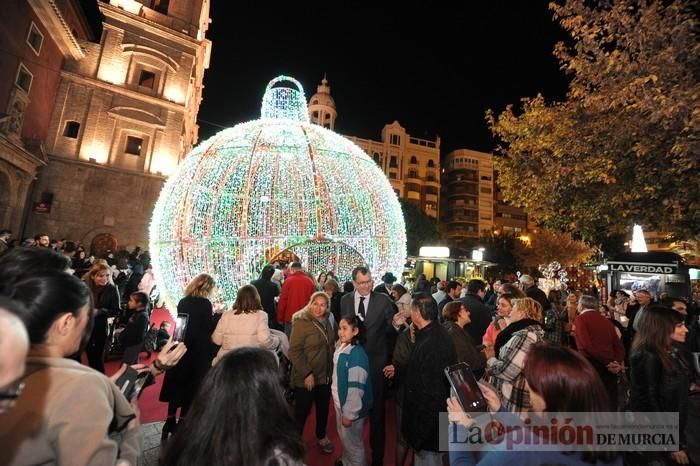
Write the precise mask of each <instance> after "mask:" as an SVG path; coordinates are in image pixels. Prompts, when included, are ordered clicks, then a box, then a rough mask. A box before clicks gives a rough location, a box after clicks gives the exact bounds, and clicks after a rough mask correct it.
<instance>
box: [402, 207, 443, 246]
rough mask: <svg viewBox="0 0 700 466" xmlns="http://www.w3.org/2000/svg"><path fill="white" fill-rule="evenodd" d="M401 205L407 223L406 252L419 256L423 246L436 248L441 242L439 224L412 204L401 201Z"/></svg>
mask: <svg viewBox="0 0 700 466" xmlns="http://www.w3.org/2000/svg"><path fill="white" fill-rule="evenodd" d="M399 203H400V204H401V210H402V211H403V218H404V221H405V222H406V250H407V251H408V254H409V255H411V256H417V255H418V250H419V249H420V247H421V246H426V245H430V246H434V245H436V244H437V243H438V242H439V241H440V233H439V232H438V228H437V223H436V222H435V220H434V219H433V218H432V217H430V216H428V215H426V214H425V212H423V211H422V210H420V208H418V207H417V206H416V205H415V204H413V203H412V202H408V201H405V200H403V199H399Z"/></svg>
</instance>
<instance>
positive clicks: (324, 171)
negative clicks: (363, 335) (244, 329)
mask: <svg viewBox="0 0 700 466" xmlns="http://www.w3.org/2000/svg"><path fill="white" fill-rule="evenodd" d="M282 84H285V85H288V84H291V87H285V86H283V85H282ZM150 250H151V254H152V261H153V266H154V273H155V276H156V282H157V284H158V287H159V288H160V289H161V290H163V292H164V294H165V299H166V302H168V303H169V304H170V306H171V309H174V304H175V303H176V302H177V300H178V299H180V298H181V297H182V296H183V291H184V289H185V287H186V285H187V284H188V282H189V281H190V280H191V279H192V278H194V277H195V276H197V275H198V274H200V273H208V274H210V275H212V276H213V277H214V279H215V280H216V282H217V289H218V296H217V297H216V299H218V300H221V301H223V302H225V303H232V302H233V301H234V299H235V297H236V292H237V290H238V288H239V287H241V286H243V285H245V284H247V283H250V282H251V281H252V280H254V279H256V278H258V276H259V274H260V271H261V269H262V267H263V266H264V265H265V264H268V263H270V262H273V261H275V260H295V259H298V260H300V261H301V262H302V265H304V267H305V268H306V269H307V270H308V271H310V272H311V273H314V274H317V273H319V272H322V271H323V272H325V271H333V272H335V274H336V275H337V277H338V279H339V280H348V279H350V272H351V270H352V269H353V268H354V267H356V266H358V265H366V266H367V267H369V268H370V270H371V271H372V274H373V276H374V277H375V278H378V277H380V276H381V275H382V274H383V273H385V272H392V273H393V274H394V275H399V276H400V273H401V271H402V270H403V263H404V259H405V254H406V233H405V225H404V219H403V214H402V212H401V208H400V206H399V203H398V200H397V198H396V194H395V193H394V191H393V189H392V188H391V185H390V184H389V181H388V180H387V178H386V177H385V175H384V173H383V172H382V171H381V169H379V167H377V165H376V164H375V163H374V161H373V160H372V159H371V158H370V157H369V156H368V155H367V154H365V153H364V152H363V151H362V149H360V148H359V147H358V146H356V145H355V144H354V143H352V142H351V141H349V140H348V139H345V138H344V137H342V136H340V135H338V134H336V133H334V132H333V131H330V130H328V129H325V128H323V127H321V126H318V125H315V124H312V123H310V121H309V115H308V113H307V106H306V100H305V97H304V91H303V89H302V87H301V84H300V83H299V82H298V81H296V80H295V79H293V78H290V77H286V76H280V77H277V78H275V79H273V80H272V81H270V83H269V84H268V85H267V88H266V91H265V94H264V96H263V104H262V116H261V118H260V119H259V120H255V121H249V122H246V123H241V124H238V125H236V126H234V127H233V128H229V129H226V130H223V131H221V132H219V133H218V134H216V135H215V136H213V137H211V138H210V139H208V140H207V141H204V142H203V143H201V144H200V145H198V146H197V147H196V148H195V149H194V150H192V152H191V153H190V154H188V155H187V156H186V158H185V159H184V160H183V161H182V163H181V164H180V166H179V167H178V169H177V171H176V173H175V174H174V175H173V176H171V177H170V178H169V179H168V181H167V182H166V183H165V185H164V187H163V191H162V193H161V195H160V198H159V199H158V202H157V203H156V207H155V210H154V213H153V217H152V220H151V227H150Z"/></svg>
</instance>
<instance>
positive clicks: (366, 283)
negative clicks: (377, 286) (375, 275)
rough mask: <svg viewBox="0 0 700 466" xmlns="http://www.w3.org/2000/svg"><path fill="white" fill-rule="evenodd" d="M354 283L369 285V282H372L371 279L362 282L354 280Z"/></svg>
mask: <svg viewBox="0 0 700 466" xmlns="http://www.w3.org/2000/svg"><path fill="white" fill-rule="evenodd" d="M355 283H357V284H358V285H369V284H370V283H372V280H365V281H363V282H355Z"/></svg>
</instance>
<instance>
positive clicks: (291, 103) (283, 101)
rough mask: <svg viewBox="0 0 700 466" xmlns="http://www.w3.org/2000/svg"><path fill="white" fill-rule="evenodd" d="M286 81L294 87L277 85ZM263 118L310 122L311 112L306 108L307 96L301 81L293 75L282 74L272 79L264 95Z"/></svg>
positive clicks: (261, 113) (261, 114)
mask: <svg viewBox="0 0 700 466" xmlns="http://www.w3.org/2000/svg"><path fill="white" fill-rule="evenodd" d="M281 82H285V84H287V83H291V84H293V85H294V86H295V87H296V89H295V88H294V87H287V86H277V87H275V86H276V85H277V84H279V83H281ZM260 117H261V118H274V119H283V120H294V121H301V122H303V123H309V112H308V110H307V108H306V96H305V95H304V88H303V87H302V86H301V83H300V82H299V81H297V80H296V79H294V78H292V77H291V76H284V75H280V76H277V77H276V78H275V79H273V80H272V81H270V82H269V83H268V84H267V87H266V88H265V95H263V100H262V109H261V111H260Z"/></svg>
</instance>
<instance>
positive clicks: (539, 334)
mask: <svg viewBox="0 0 700 466" xmlns="http://www.w3.org/2000/svg"><path fill="white" fill-rule="evenodd" d="M511 304H512V306H513V309H512V310H511V311H510V315H509V319H510V324H508V326H507V327H506V328H504V329H503V330H502V331H501V333H499V334H498V336H497V337H496V343H495V344H494V346H493V347H490V346H487V347H485V348H484V352H485V353H486V357H487V360H486V371H487V375H488V377H487V378H486V380H487V381H488V382H489V383H491V385H493V386H494V387H496V389H497V391H499V392H501V393H502V394H503V401H504V406H505V409H506V410H508V411H511V412H514V413H524V412H527V411H528V410H529V409H530V407H531V406H530V396H529V393H528V390H527V388H526V386H525V377H524V376H523V367H525V357H526V356H527V353H528V351H529V350H530V346H532V345H533V344H535V343H539V342H540V341H542V338H543V337H544V330H543V329H542V305H541V304H540V303H538V302H537V301H535V300H534V299H532V298H520V299H513V300H511Z"/></svg>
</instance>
